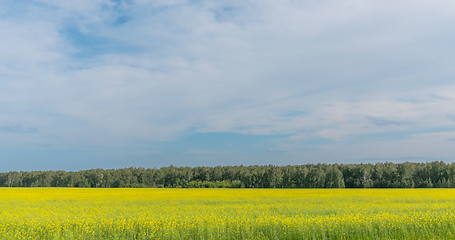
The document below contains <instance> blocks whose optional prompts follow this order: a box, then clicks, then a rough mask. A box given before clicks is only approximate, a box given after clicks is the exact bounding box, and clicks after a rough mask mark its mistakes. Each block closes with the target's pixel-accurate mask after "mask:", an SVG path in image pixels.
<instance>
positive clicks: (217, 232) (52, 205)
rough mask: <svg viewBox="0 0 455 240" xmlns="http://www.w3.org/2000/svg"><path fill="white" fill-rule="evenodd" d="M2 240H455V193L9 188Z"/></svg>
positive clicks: (2, 195) (4, 192)
mask: <svg viewBox="0 0 455 240" xmlns="http://www.w3.org/2000/svg"><path fill="white" fill-rule="evenodd" d="M0 239H81V240H82V239H169V240H171V239H185V240H186V239H201V240H203V239H204V240H205V239H207V240H211V239H216V240H218V239H226V240H227V239H251V240H252V239H258V240H259V239H273V240H278V239H280V240H281V239H455V189H145V188H142V189H138V188H136V189H82V188H2V189H0Z"/></svg>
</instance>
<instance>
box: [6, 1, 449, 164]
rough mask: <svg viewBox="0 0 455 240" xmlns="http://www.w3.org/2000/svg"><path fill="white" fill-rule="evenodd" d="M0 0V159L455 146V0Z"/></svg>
mask: <svg viewBox="0 0 455 240" xmlns="http://www.w3.org/2000/svg"><path fill="white" fill-rule="evenodd" d="M0 3H1V4H0V36H1V38H0V53H1V54H0V109H1V111H0V163H1V167H0V171H7V170H41V169H64V170H77V169H86V168H120V167H130V166H138V167H160V166H167V165H171V164H173V165H190V166H196V165H238V164H244V165H249V164H278V165H283V164H305V163H318V162H338V163H348V162H349V163H358V162H375V161H432V160H444V161H452V160H453V159H454V156H455V107H454V106H455V81H454V77H455V70H454V68H453V66H454V64H455V50H453V47H452V45H453V42H454V41H455V33H454V32H453V25H454V23H455V3H454V2H453V1H448V0H447V1H442V0H433V1H419V2H416V1H410V0H397V1H393V2H387V1H361V0H346V1H336V0H328V1H314V0H303V1H294V0H282V1H272V0H261V1H250V0H242V1H240V0H239V1H236V0H231V1H223V0H221V1H205V0H193V1H189V0H156V1H143V0H137V1H135V0H129V1H119V0H117V1H113V0H81V1H57V0H36V1H12V0H11V1H9V0H0Z"/></svg>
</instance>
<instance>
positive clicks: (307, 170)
mask: <svg viewBox="0 0 455 240" xmlns="http://www.w3.org/2000/svg"><path fill="white" fill-rule="evenodd" d="M0 186H1V187H90V188H119V187H169V188H428V187H438V188H445V187H455V163H444V162H431V163H410V162H406V163H375V164H306V165H292V166H273V165H268V166H217V167H175V166H169V167H162V168H159V169H155V168H149V169H146V168H123V169H108V170H104V169H91V170H82V171H75V172H67V171H31V172H17V171H16V172H6V173H0Z"/></svg>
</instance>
